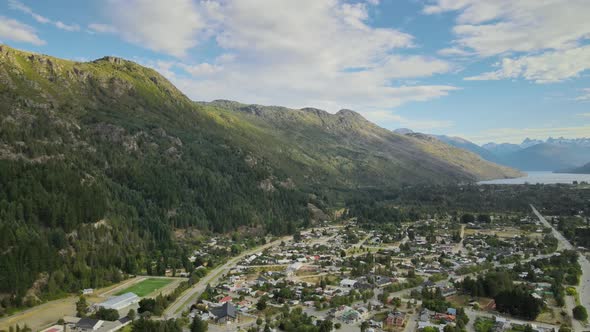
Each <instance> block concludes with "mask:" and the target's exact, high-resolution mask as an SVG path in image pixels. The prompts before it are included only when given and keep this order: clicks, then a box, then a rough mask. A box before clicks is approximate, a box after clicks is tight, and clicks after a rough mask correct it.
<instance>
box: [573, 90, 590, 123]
mask: <svg viewBox="0 0 590 332" xmlns="http://www.w3.org/2000/svg"><path fill="white" fill-rule="evenodd" d="M581 91H582V94H581V95H579V96H578V97H576V100H578V101H590V88H585V89H581ZM578 115H580V116H585V117H590V113H582V114H578Z"/></svg>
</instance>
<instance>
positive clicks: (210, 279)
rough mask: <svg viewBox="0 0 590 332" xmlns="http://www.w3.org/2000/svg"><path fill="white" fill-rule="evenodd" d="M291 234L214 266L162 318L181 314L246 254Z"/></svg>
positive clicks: (248, 254) (284, 239) (288, 238)
mask: <svg viewBox="0 0 590 332" xmlns="http://www.w3.org/2000/svg"><path fill="white" fill-rule="evenodd" d="M292 238H293V237H292V236H285V237H282V238H280V239H278V240H275V241H273V242H269V243H267V244H265V245H262V246H260V247H256V248H254V249H251V250H249V251H246V252H243V253H241V254H240V255H238V256H236V257H234V258H231V259H230V260H228V261H227V262H226V263H225V264H223V265H220V266H218V267H216V268H215V269H213V270H211V271H210V272H209V273H208V274H207V275H206V276H205V277H203V278H202V279H201V280H199V282H198V283H196V284H195V285H193V287H191V288H189V289H188V290H186V291H185V292H184V294H182V295H181V296H180V297H179V298H178V299H177V300H176V301H175V302H174V303H172V304H171V305H170V306H168V308H167V309H166V310H165V311H164V314H163V315H162V318H165V319H169V318H178V317H180V316H181V314H182V311H184V310H188V309H189V308H190V306H191V305H192V304H194V302H195V301H196V300H197V299H198V297H199V296H201V294H202V293H203V292H204V291H205V289H206V288H207V285H209V284H215V283H216V282H217V281H218V280H219V279H220V278H222V277H223V275H225V274H226V273H227V272H229V270H231V269H232V268H233V267H234V266H236V265H237V263H238V262H239V261H240V260H242V259H244V258H245V257H247V256H250V255H252V254H255V253H257V252H260V251H262V250H265V249H268V248H271V247H275V246H278V245H279V244H281V242H283V241H288V240H291V239H292Z"/></svg>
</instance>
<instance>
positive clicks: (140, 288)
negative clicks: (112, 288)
mask: <svg viewBox="0 0 590 332" xmlns="http://www.w3.org/2000/svg"><path fill="white" fill-rule="evenodd" d="M172 281H173V279H166V278H148V279H145V280H142V281H140V282H138V283H136V284H134V285H132V286H130V287H128V288H125V289H123V290H122V291H120V292H117V293H116V294H115V295H121V294H125V293H129V292H133V293H135V294H137V296H139V297H143V296H146V295H148V294H151V293H153V292H154V291H156V290H158V289H160V288H162V287H164V286H166V285H168V284H169V283H171V282H172Z"/></svg>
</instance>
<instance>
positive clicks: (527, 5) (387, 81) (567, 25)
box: [0, 0, 590, 143]
mask: <svg viewBox="0 0 590 332" xmlns="http://www.w3.org/2000/svg"><path fill="white" fill-rule="evenodd" d="M588 13H590V1H587V0H542V1H541V0H519V1H513V0H488V1H482V0H380V1H379V0H355V1H349V0H298V1H292V0H239V1H230V0H207V1H199V0H167V1H149V0H126V1H117V0H103V1H74V0H52V1H31V0H20V1H16V0H0V42H2V43H5V44H8V45H10V46H13V47H16V48H20V49H25V50H29V51H34V52H40V53H45V54H49V55H53V56H57V57H63V58H69V59H73V60H77V61H88V60H92V59H95V58H99V57H102V56H104V55H115V56H120V57H124V58H127V59H131V60H134V61H136V62H139V63H141V64H143V65H147V66H150V67H153V68H155V69H156V70H158V71H159V72H160V73H162V74H163V75H165V76H166V77H168V78H169V79H170V80H171V81H172V82H173V83H174V84H176V85H177V86H178V87H179V88H180V89H181V90H182V91H183V92H184V93H185V94H187V95H188V96H189V97H191V98H192V99H194V100H213V99H232V100H238V101H241V102H245V103H260V104H273V105H284V106H289V107H296V108H299V107H307V106H310V107H318V108H323V109H326V110H328V111H330V112H336V111H338V110H339V109H341V108H349V109H353V110H356V111H358V112H360V113H361V114H363V115H364V116H365V117H367V118H368V119H370V120H372V121H374V122H376V123H377V124H379V125H381V126H383V127H386V128H390V129H395V128H400V127H408V128H411V129H414V130H417V131H422V132H427V133H435V134H447V135H458V136H462V137H465V138H467V139H470V140H473V141H475V142H477V143H486V142H489V141H495V142H520V141H522V139H524V138H525V137H531V138H546V137H548V136H554V137H555V136H564V137H581V136H590V72H589V71H588V70H587V69H590V42H589V39H590V21H589V20H588V19H587V15H588Z"/></svg>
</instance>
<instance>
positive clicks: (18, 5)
mask: <svg viewBox="0 0 590 332" xmlns="http://www.w3.org/2000/svg"><path fill="white" fill-rule="evenodd" d="M8 5H9V7H10V8H12V9H14V10H18V11H20V12H23V13H25V14H28V15H31V17H33V19H34V20H35V21H37V22H39V23H42V24H53V25H54V26H55V27H56V28H58V29H62V30H65V31H79V30H80V26H79V25H77V24H65V23H63V22H62V21H52V20H51V19H49V18H47V17H45V16H41V15H39V14H37V13H35V12H34V11H33V10H32V9H31V8H30V7H28V6H26V5H25V4H23V3H22V2H20V1H17V0H8Z"/></svg>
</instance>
